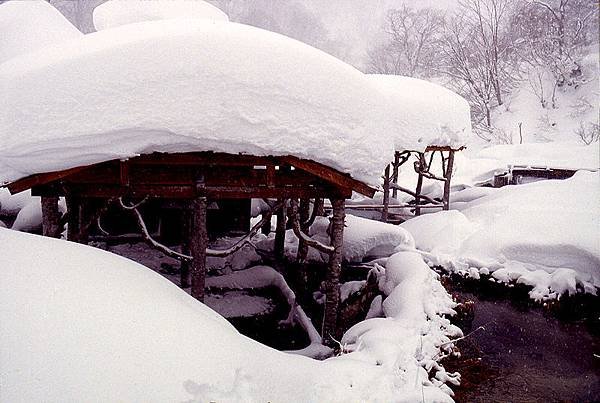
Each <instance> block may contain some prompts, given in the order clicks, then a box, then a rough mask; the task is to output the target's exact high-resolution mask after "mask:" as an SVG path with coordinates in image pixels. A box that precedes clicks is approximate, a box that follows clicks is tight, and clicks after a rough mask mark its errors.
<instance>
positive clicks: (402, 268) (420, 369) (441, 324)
mask: <svg viewBox="0 0 600 403" xmlns="http://www.w3.org/2000/svg"><path fill="white" fill-rule="evenodd" d="M380 288H381V289H382V290H383V291H384V293H385V294H386V298H385V299H384V300H383V312H384V314H385V317H384V318H371V319H367V320H364V321H362V322H360V323H358V324H357V325H355V326H353V327H352V328H350V329H349V330H348V331H347V332H346V334H345V335H344V337H343V338H342V341H341V342H342V345H344V347H345V349H346V350H347V351H349V352H350V353H349V354H347V355H344V356H342V359H348V360H360V361H363V360H364V361H368V362H373V363H376V364H377V365H379V366H382V367H383V368H390V369H392V368H397V367H398V366H400V367H401V368H405V370H404V371H403V374H402V377H403V378H404V379H405V381H406V382H408V383H412V384H415V385H424V387H423V388H422V389H421V388H417V389H415V390H414V391H413V393H414V394H413V395H407V396H406V397H405V398H404V399H405V400H406V401H422V400H423V395H424V396H426V397H427V398H428V399H434V400H436V401H452V399H450V396H448V395H444V394H443V393H440V392H442V391H445V392H446V393H448V394H449V395H451V394H452V391H451V390H450V389H449V388H448V386H446V385H445V383H446V382H451V383H454V384H458V383H459V381H460V376H459V375H458V374H456V373H455V374H448V373H447V372H446V371H445V370H444V368H443V367H441V366H440V365H439V364H438V363H437V362H436V358H438V359H439V357H440V355H442V354H444V351H449V350H450V349H451V343H450V338H449V337H456V336H462V332H461V331H460V329H459V328H457V327H456V326H453V325H452V324H451V323H450V321H449V320H448V319H447V318H445V317H444V316H445V315H452V314H454V310H453V308H454V307H455V306H456V303H455V302H453V301H452V298H451V297H450V296H449V295H448V293H447V292H446V290H445V289H444V287H442V285H441V284H440V282H439V281H438V276H437V275H436V274H435V273H434V272H433V271H432V270H431V269H430V268H429V267H428V266H427V265H426V264H425V263H424V262H423V260H422V258H421V256H420V255H419V254H417V253H415V252H398V253H396V254H394V255H393V256H391V257H390V258H389V259H388V260H387V263H386V266H385V273H384V274H383V275H382V276H381V277H380ZM442 346H443V347H442ZM432 368H433V369H434V370H433V371H432V372H433V373H434V374H435V376H434V379H432V380H431V381H430V380H429V376H428V372H429V371H430V370H431V369H432ZM433 386H435V387H433ZM437 387H439V389H438V388H437ZM430 393H435V395H434V396H435V397H433V396H432V395H429V394H430ZM422 394H423V395H422Z"/></svg>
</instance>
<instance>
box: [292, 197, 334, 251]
mask: <svg viewBox="0 0 600 403" xmlns="http://www.w3.org/2000/svg"><path fill="white" fill-rule="evenodd" d="M290 206H291V208H292V211H291V217H290V219H291V220H292V228H293V230H294V234H295V235H296V236H297V237H298V239H301V240H302V241H303V242H304V243H306V244H307V245H308V246H310V247H313V248H315V249H317V250H318V251H320V252H323V253H328V254H329V253H332V252H333V251H334V248H333V246H331V245H325V244H323V243H321V242H319V241H317V240H315V239H312V238H311V237H310V236H309V235H307V234H305V233H304V232H302V230H301V229H300V220H299V219H298V202H297V201H296V200H291V201H290Z"/></svg>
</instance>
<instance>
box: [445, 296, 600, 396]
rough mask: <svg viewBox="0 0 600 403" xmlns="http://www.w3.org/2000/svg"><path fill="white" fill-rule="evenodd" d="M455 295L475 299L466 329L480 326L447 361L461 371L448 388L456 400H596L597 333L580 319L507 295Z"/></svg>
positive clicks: (599, 376) (599, 370)
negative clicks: (457, 382)
mask: <svg viewBox="0 0 600 403" xmlns="http://www.w3.org/2000/svg"><path fill="white" fill-rule="evenodd" d="M458 294H459V295H460V296H461V297H463V298H466V299H468V300H472V301H473V302H474V303H475V305H474V318H473V322H472V326H471V329H472V330H474V329H477V328H478V327H479V326H483V327H484V328H485V329H482V330H477V331H475V332H474V333H473V334H472V335H471V336H469V337H468V338H467V339H466V340H464V341H461V342H459V343H458V347H459V349H460V350H461V355H462V356H461V358H460V359H457V360H453V359H451V360H449V362H448V365H447V366H448V368H449V369H453V370H458V371H459V372H461V375H462V383H461V386H460V387H458V388H454V390H455V392H456V396H455V399H456V401H457V402H558V401H567V402H593V401H600V356H596V355H598V354H600V337H599V336H598V335H597V334H596V335H592V333H590V331H589V329H588V327H587V326H586V324H585V323H583V321H570V322H567V321H563V320H559V319H557V318H555V317H553V316H552V315H550V314H548V313H547V312H544V310H543V309H542V308H541V307H530V306H528V304H515V303H511V301H510V300H507V299H484V297H483V295H475V294H474V293H471V292H467V291H459V292H458ZM464 330H466V331H469V329H464ZM465 333H466V332H465ZM595 354H596V355H595Z"/></svg>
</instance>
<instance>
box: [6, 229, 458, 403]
mask: <svg viewBox="0 0 600 403" xmlns="http://www.w3.org/2000/svg"><path fill="white" fill-rule="evenodd" d="M0 244H1V245H2V246H3V253H2V254H0V323H1V324H2V325H1V326H0V362H2V366H1V367H0V379H1V380H2V398H3V400H6V401H11V402H20V401H24V402H25V401H43V400H48V401H65V400H70V401H147V402H152V401H182V400H189V401H209V400H218V401H281V400H285V401H290V402H293V401H297V402H317V401H365V400H369V401H382V402H383V401H385V402H394V401H410V400H411V399H413V398H414V396H417V395H418V396H421V394H423V395H424V396H425V398H426V400H427V401H444V400H449V397H448V396H447V395H446V394H445V393H443V392H442V389H440V388H439V387H436V386H433V385H432V384H431V383H428V381H427V380H426V378H423V375H424V370H420V369H418V368H419V367H420V366H421V363H420V361H417V360H416V359H415V358H414V356H415V351H412V350H411V349H409V348H405V347H403V346H409V344H406V343H408V342H409V341H408V340H407V339H406V338H398V339H396V341H395V346H389V345H387V344H386V347H385V348H386V349H389V348H392V350H387V351H391V352H393V353H394V352H395V353H397V354H396V355H395V356H393V357H389V358H388V359H386V365H385V366H381V365H375V364H376V363H375V361H374V360H373V356H371V355H370V354H371V353H370V352H369V350H368V349H366V347H365V348H362V349H361V348H360V347H357V350H360V351H361V352H360V354H359V351H357V352H355V353H352V354H349V355H347V356H346V357H347V358H344V357H337V358H333V359H330V360H327V361H324V362H320V361H314V360H311V359H308V358H305V357H301V356H296V355H289V354H285V353H282V352H278V351H275V350H273V349H270V348H268V347H265V346H263V345H261V344H259V343H257V342H254V341H252V340H250V339H248V338H246V337H244V336H241V335H240V334H239V333H238V332H237V331H236V330H235V329H234V328H233V327H232V326H231V325H229V323H228V322H226V321H225V320H224V319H223V318H221V317H220V316H219V315H217V314H216V313H215V312H213V311H212V310H210V309H209V308H207V307H206V306H205V305H203V304H202V303H200V302H198V301H196V300H194V299H193V298H192V297H190V296H189V295H188V294H186V293H185V292H184V291H182V290H180V289H179V288H178V287H177V286H175V285H173V284H171V283H170V282H169V281H168V280H166V279H164V278H163V277H161V276H160V275H158V274H156V273H154V272H152V271H151V270H148V269H146V268H145V267H143V266H141V265H139V264H137V263H134V262H132V261H130V260H128V259H125V258H122V257H119V256H116V255H113V254H110V253H107V252H104V251H101V250H99V249H95V248H91V247H88V246H83V245H79V244H75V243H70V242H66V241H61V240H56V239H51V238H44V237H40V236H35V235H29V234H24V233H20V232H16V231H11V230H7V229H0ZM401 267H404V266H402V265H400V266H398V267H397V268H396V269H394V270H400V268H401ZM418 267H420V266H418ZM425 268H426V267H425ZM426 269H428V268H426ZM389 270H390V272H391V271H392V269H391V266H390V269H389ZM406 270H408V269H406ZM411 270H421V268H416V269H411ZM408 273H409V272H407V274H408ZM422 274H423V275H424V276H423V275H419V276H417V277H413V276H412V275H407V276H405V277H406V279H405V280H403V279H402V278H399V277H398V278H397V280H394V281H397V282H398V285H399V284H406V285H408V284H413V283H411V281H416V283H414V285H415V286H416V285H418V287H419V290H420V291H419V292H423V296H424V297H426V298H429V296H431V294H429V292H430V291H428V290H429V288H427V287H430V286H432V287H434V288H433V289H432V291H431V292H434V293H438V291H439V287H441V285H439V283H437V286H436V285H435V284H434V283H430V282H431V281H432V280H431V277H430V275H428V274H426V272H423V273H422ZM411 279H412V280H411ZM390 281H391V280H390ZM406 281H409V282H408V283H407V282H406ZM423 281H424V282H423ZM436 287H437V288H436ZM435 290H437V291H435ZM442 290H443V289H442ZM444 295H445V297H443V298H442V299H441V300H440V299H439V298H438V299H436V300H431V301H429V300H428V301H425V300H423V301H422V302H419V300H415V301H411V303H416V304H417V308H415V309H421V308H418V306H421V305H420V304H423V303H425V304H427V306H430V307H432V308H431V310H430V311H427V312H428V315H433V317H432V319H431V320H432V321H434V322H432V323H434V324H433V325H432V326H433V329H434V331H432V332H431V333H430V335H431V337H429V336H427V337H424V338H423V339H424V340H425V341H424V346H426V350H424V356H423V358H422V360H421V361H423V360H425V361H426V362H428V363H429V365H433V364H435V362H434V361H433V360H432V354H434V355H437V351H438V350H437V349H436V348H435V346H439V344H440V341H442V340H447V338H446V336H444V334H445V332H443V331H441V330H439V329H441V328H439V327H436V326H439V325H438V323H441V324H443V320H442V318H441V317H439V316H438V315H439V314H441V313H442V311H445V310H447V309H448V308H449V307H451V306H452V305H451V304H452V303H451V300H449V299H448V298H449V297H448V296H447V294H444ZM388 298H390V297H388ZM435 301H442V302H440V304H437V303H436V302H435ZM436 304H437V305H436ZM396 316H398V318H402V317H403V316H402V315H400V314H399V313H398V315H396ZM409 319H410V318H409ZM417 319H418V321H417V322H414V321H413V322H409V323H408V324H407V326H408V327H409V328H410V329H415V331H416V330H417V329H420V330H419V331H418V332H416V333H415V331H413V330H410V331H409V332H408V333H406V334H405V335H406V336H407V337H411V339H410V346H413V345H414V346H416V345H417V344H419V342H420V340H421V335H422V333H421V332H420V331H421V330H422V331H425V330H427V327H426V326H427V324H428V323H429V321H428V320H427V319H426V318H425V317H424V316H422V315H420V316H418V318H417ZM411 320H412V319H411ZM440 321H442V322H440ZM393 322H395V323H396V326H400V325H401V322H399V321H394V320H392V319H390V320H389V321H388V323H390V324H391V323H393ZM444 326H446V325H445V324H444ZM435 329H438V330H435ZM352 335H353V336H352V338H351V340H355V339H357V337H360V336H359V335H357V334H356V332H355V331H353V333H352ZM397 335H399V334H397ZM347 338H348V337H347ZM363 339H364V336H363ZM370 340H371V342H373V341H375V339H374V338H370ZM386 340H388V341H389V340H390V339H389V337H388V338H387V339H386ZM400 340H401V341H400ZM365 342H366V339H365ZM365 346H369V348H370V349H371V348H373V347H374V346H373V345H372V344H370V343H368V344H365ZM381 351H382V352H383V351H384V350H381ZM394 359H396V360H397V361H396V364H394V365H391V364H392V362H393V361H394ZM91 364H92V365H91ZM390 365H391V366H390ZM436 365H437V364H436ZM399 369H400V372H398V370H399ZM401 373H408V374H419V375H418V377H417V378H413V377H408V376H404V375H401ZM421 382H424V383H425V386H423V387H421Z"/></svg>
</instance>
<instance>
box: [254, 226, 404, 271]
mask: <svg viewBox="0 0 600 403" xmlns="http://www.w3.org/2000/svg"><path fill="white" fill-rule="evenodd" d="M328 227H329V218H327V217H317V218H316V220H315V222H314V224H313V225H312V226H311V228H310V234H309V235H311V237H312V238H314V239H316V240H318V241H319V242H321V243H324V244H326V245H329V234H328V232H327V230H328ZM273 244H274V235H272V234H271V235H270V236H269V238H268V239H266V240H260V241H258V242H257V246H258V247H260V248H265V249H272V248H273ZM414 246H415V241H414V239H413V237H412V236H411V234H410V233H409V232H408V231H406V230H404V229H403V228H400V227H398V226H397V225H392V224H387V223H383V222H380V221H373V220H369V219H366V218H362V217H357V216H354V215H351V214H347V215H346V220H345V228H344V250H343V257H344V260H345V261H347V262H362V261H363V259H365V258H373V259H375V258H380V257H388V256H390V255H391V254H393V253H394V251H395V250H396V248H398V247H403V248H408V249H412V248H414ZM297 253H298V238H297V237H296V235H295V234H294V232H293V230H287V231H286V235H285V254H286V256H287V257H289V258H290V259H296V254H297ZM307 260H308V261H313V262H328V261H329V255H327V254H325V253H321V252H318V251H317V250H316V249H313V248H309V249H308V256H307Z"/></svg>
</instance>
